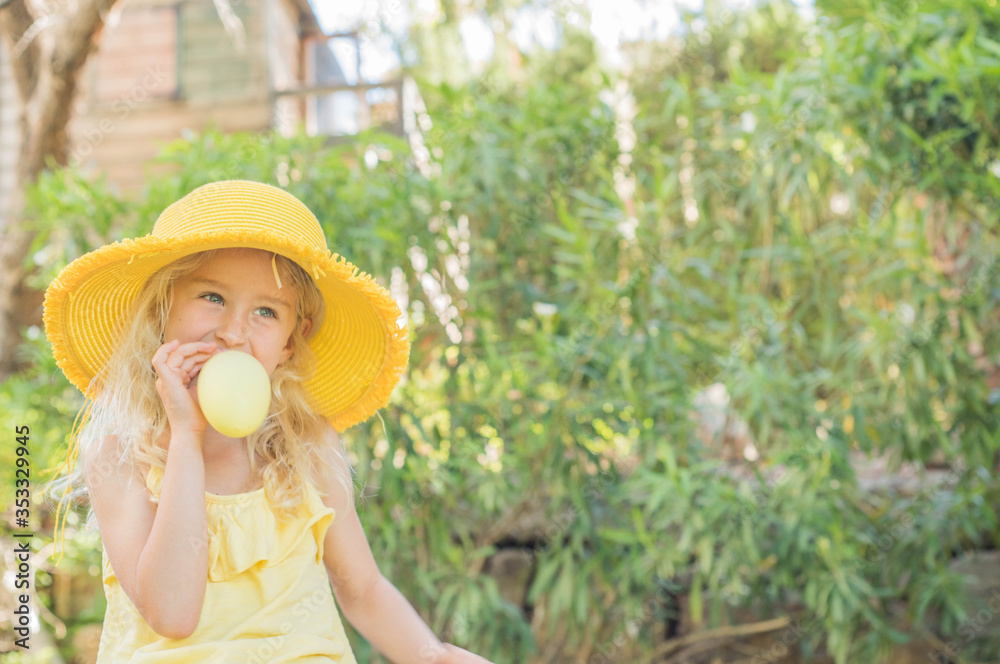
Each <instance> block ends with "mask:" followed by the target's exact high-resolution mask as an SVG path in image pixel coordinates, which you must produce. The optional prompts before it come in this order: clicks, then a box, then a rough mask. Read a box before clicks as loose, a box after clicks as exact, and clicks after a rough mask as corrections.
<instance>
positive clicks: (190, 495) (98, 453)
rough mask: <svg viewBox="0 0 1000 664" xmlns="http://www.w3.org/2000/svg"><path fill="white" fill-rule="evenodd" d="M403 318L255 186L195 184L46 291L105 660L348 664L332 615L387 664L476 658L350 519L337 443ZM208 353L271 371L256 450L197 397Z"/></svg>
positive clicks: (397, 371)
mask: <svg viewBox="0 0 1000 664" xmlns="http://www.w3.org/2000/svg"><path fill="white" fill-rule="evenodd" d="M399 317H400V312H399V309H398V307H397V306H396V304H395V302H394V301H393V300H392V298H391V297H390V296H389V294H388V293H387V292H386V291H385V290H384V289H383V288H381V287H380V286H378V284H376V283H375V281H374V280H373V279H372V278H371V277H370V276H368V275H367V274H364V273H361V272H358V270H357V268H355V267H354V266H353V265H351V264H350V263H348V262H346V261H345V260H343V259H342V258H340V257H338V256H335V255H332V254H330V252H329V250H328V249H327V246H326V240H325V238H324V236H323V232H322V230H321V228H320V225H319V223H318V222H317V220H316V218H315V217H314V216H313V214H312V213H311V212H310V211H309V210H308V209H307V208H306V207H305V206H304V205H303V204H302V203H301V202H300V201H299V200H298V199H296V198H295V197H293V196H291V195H290V194H288V193H286V192H284V191H282V190H280V189H277V188H275V187H272V186H269V185H265V184H260V183H256V182H246V181H226V182H217V183H213V184H209V185H205V186H203V187H199V188H198V189H195V190H194V191H192V192H191V193H190V194H188V195H187V196H185V197H184V198H182V199H181V200H179V201H177V202H176V203H174V204H173V205H171V206H170V207H168V208H167V209H166V210H165V211H164V212H163V214H161V215H160V218H159V219H158V220H157V222H156V225H155V226H154V228H153V231H152V233H151V234H150V235H147V236H145V237H142V238H138V239H136V240H124V241H122V242H117V243H115V244H112V245H109V246H105V247H102V248H101V249H98V250H97V251H94V252H92V253H90V254H87V255H86V256H83V257H81V258H79V259H77V260H76V261H74V262H73V263H71V264H70V265H69V266H67V267H66V268H65V269H64V270H63V272H62V273H61V274H60V275H59V277H58V278H56V280H55V281H53V283H52V284H51V286H50V287H49V289H48V291H47V292H46V300H45V329H46V334H47V335H48V337H49V339H50V340H51V342H52V348H53V353H54V354H55V357H56V361H57V363H58V365H59V367H60V368H61V369H62V370H63V372H64V373H65V374H66V376H67V377H68V378H69V380H70V381H71V382H73V383H74V384H75V385H76V386H77V387H79V388H80V389H81V390H82V391H83V392H84V393H85V394H86V395H87V397H88V401H89V404H90V405H89V407H88V411H87V417H86V421H87V423H86V425H85V426H84V427H83V429H82V431H81V432H80V433H79V435H78V436H76V441H77V442H76V445H75V447H73V448H71V452H70V455H69V458H68V462H67V468H68V471H69V472H68V473H67V475H66V476H65V477H63V478H61V479H60V480H58V481H57V482H56V483H55V485H54V486H55V487H56V488H60V489H63V495H64V496H65V497H68V498H69V499H70V500H72V499H74V498H78V497H81V496H83V495H88V496H89V499H90V503H91V506H92V508H93V511H92V518H96V523H97V526H98V528H99V529H100V533H101V539H102V541H103V544H104V551H103V569H104V590H105V594H106V596H107V600H108V609H107V615H106V618H105V622H104V632H103V635H102V638H101V645H100V652H99V655H98V662H99V663H101V664H119V663H125V662H132V663H134V664H147V663H148V664H154V663H155V664H166V663H174V662H185V663H187V662H201V663H209V664H212V663H218V664H224V663H225V664H230V663H232V664H236V663H239V664H247V663H251V662H269V663H283V662H302V663H304V662H352V663H353V662H355V659H354V655H353V654H352V652H351V648H350V645H349V644H348V641H347V638H346V636H345V633H344V629H343V626H342V624H341V622H340V617H339V615H338V612H337V606H339V607H340V610H341V611H342V612H343V614H344V616H345V617H346V618H347V619H348V620H349V621H350V622H351V624H352V625H354V626H355V627H356V628H357V629H358V631H359V632H361V633H362V634H363V635H364V636H365V638H367V639H368V640H369V642H370V643H371V644H372V645H373V646H375V647H376V648H377V649H378V650H379V651H380V652H382V653H383V654H384V655H385V656H386V657H387V658H388V659H390V660H391V661H393V662H400V663H401V662H420V663H430V662H454V663H476V662H478V663H482V662H486V660H485V659H483V658H481V657H478V656H476V655H473V654H471V653H469V652H467V651H465V650H462V649H461V648H457V647H455V646H451V645H447V644H442V643H441V642H440V641H438V639H437V638H436V637H435V636H434V635H433V634H432V633H431V631H430V629H429V628H428V627H427V625H426V624H425V623H424V622H423V621H422V620H421V619H420V617H419V616H418V614H417V613H416V611H415V610H414V609H413V607H412V606H411V605H410V604H409V603H408V602H407V601H406V599H404V598H403V596H402V595H401V594H400V593H399V591H398V590H397V589H396V588H395V587H394V586H393V585H392V584H391V583H389V581H387V580H386V579H385V578H384V577H383V576H382V575H381V574H380V573H379V570H378V568H377V567H376V565H375V561H374V559H373V558H372V553H371V550H370V548H369V546H368V542H367V540H366V538H365V534H364V531H363V530H362V528H361V524H360V522H359V520H358V515H357V513H356V511H355V508H354V500H353V490H352V484H351V480H350V467H349V465H348V463H347V461H346V456H345V454H344V451H343V448H342V446H341V443H340V440H339V438H338V436H337V431H338V430H341V431H342V430H344V429H346V428H347V427H350V426H352V425H354V424H356V423H358V422H361V421H363V420H365V419H367V418H368V417H370V416H371V415H372V414H374V412H375V411H376V410H377V409H378V408H380V407H382V406H383V405H385V404H386V402H387V401H388V399H389V395H390V393H391V391H392V389H393V387H394V386H395V385H396V383H397V381H398V380H399V377H400V375H401V373H402V371H403V369H404V367H405V364H406V360H407V357H408V354H409V341H408V339H407V336H406V330H405V328H404V327H401V326H400V325H399V323H398V319H399ZM219 352H241V353H249V354H251V355H252V356H254V357H255V358H256V359H257V360H259V361H260V362H261V364H263V366H264V367H265V369H266V370H267V372H268V374H269V375H270V378H271V389H272V400H271V408H270V412H269V413H268V416H267V419H266V420H265V421H264V424H263V425H262V426H261V427H260V429H258V430H257V431H256V432H254V433H253V434H251V435H249V436H247V437H246V438H242V439H234V438H228V437H226V436H224V435H222V434H221V433H219V432H218V431H216V430H215V429H213V428H212V427H211V426H210V425H209V424H208V423H207V422H206V420H205V417H204V416H203V414H202V412H201V409H200V408H199V406H198V395H197V390H196V386H197V382H198V374H199V371H200V370H201V367H202V365H203V364H204V363H205V362H206V361H207V360H208V358H210V357H211V356H212V355H214V354H216V353H219ZM77 455H79V457H80V460H81V463H79V464H75V463H74V462H75V458H76V456H77ZM334 597H336V604H335V602H334Z"/></svg>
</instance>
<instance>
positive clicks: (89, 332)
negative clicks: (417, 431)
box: [44, 180, 410, 431]
mask: <svg viewBox="0 0 1000 664" xmlns="http://www.w3.org/2000/svg"><path fill="white" fill-rule="evenodd" d="M226 247H249V248H256V249H264V250H266V251H271V252H274V253H277V254H281V255H282V256H285V257H287V258H289V259H291V260H293V261H294V262H296V263H297V264H298V265H300V266H301V267H302V268H303V269H304V270H305V271H306V272H308V273H309V274H311V275H312V276H313V278H314V279H315V281H316V285H317V286H318V287H319V290H320V292H321V293H322V295H323V299H324V301H325V302H326V313H325V315H324V317H323V320H322V322H321V323H320V324H319V327H318V329H316V330H315V331H314V332H313V333H312V334H311V336H310V337H309V341H308V343H309V346H310V347H311V348H312V350H313V352H314V353H315V354H316V372H315V374H314V376H313V377H312V379H310V380H309V382H308V383H306V388H307V390H308V391H309V393H310V394H311V395H312V397H313V398H314V399H315V401H316V404H317V407H318V411H319V413H320V414H321V415H323V416H324V417H326V418H327V419H328V420H329V421H330V423H331V424H332V425H333V427H334V428H335V429H337V430H338V431H343V430H344V429H346V428H348V427H351V426H353V425H355V424H357V423H359V422H362V421H364V420H366V419H368V418H369V417H371V416H372V415H373V414H374V413H375V411H377V410H378V409H379V408H381V407H382V406H384V405H385V404H386V403H387V402H388V401H389V396H390V394H391V393H392V390H393V388H394V387H395V386H396V383H398V382H399V378H400V376H401V375H402V372H403V370H404V368H405V367H406V363H407V360H408V358H409V352H410V342H409V337H408V336H407V332H406V327H405V326H404V325H403V323H402V320H401V313H400V310H399V307H398V306H397V305H396V302H395V301H394V300H393V299H392V297H391V296H390V295H389V293H388V292H387V291H386V290H385V289H384V288H382V287H381V286H379V285H378V284H377V283H376V282H375V280H374V279H373V278H372V277H371V276H370V275H368V274H366V273H364V272H361V271H359V270H358V268H356V267H355V266H354V265H352V264H351V263H349V262H348V261H346V260H344V259H343V258H341V257H340V256H338V255H336V254H331V253H330V251H329V249H327V245H326V238H325V237H324V236H323V231H322V229H321V228H320V225H319V222H318V221H317V220H316V217H315V216H314V215H313V214H312V212H310V211H309V209H308V208H307V207H306V206H305V205H303V203H302V202H301V201H299V200H298V199H297V198H295V197H294V196H292V195H291V194H289V193H288V192H286V191H283V190H281V189H278V188H277V187H272V186H271V185H267V184H262V183H259V182H249V181H246V180H228V181H223V182H214V183H212V184H206V185H204V186H201V187H198V188H197V189H195V190H194V191H192V192H191V193H189V194H188V195H187V196H185V197H184V198H182V199H180V200H179V201H177V202H176V203H174V204H172V205H171V206H170V207H168V208H167V209H166V210H164V211H163V213H162V214H161V215H160V217H159V219H157V220H156V224H155V225H154V226H153V231H152V233H150V234H149V235H146V236H144V237H141V238H137V239H134V240H132V239H127V240H122V241H120V242H115V243H114V244H110V245H107V246H104V247H101V248H100V249H98V250H96V251H93V252H91V253H89V254H86V255H85V256H81V257H80V258H78V259H76V260H75V261H73V262H72V263H70V264H69V265H67V266H66V268H65V269H63V271H62V272H61V273H60V274H59V276H58V277H56V279H55V280H54V281H53V282H52V284H51V285H50V286H49V288H48V290H47V291H46V292H45V313H44V320H45V334H46V335H47V336H48V338H49V341H50V342H51V343H52V352H53V354H54V355H55V359H56V364H58V365H59V368H60V369H62V370H63V373H65V374H66V377H67V378H68V379H69V381H70V382H71V383H73V384H74V385H75V386H76V387H78V388H79V389H80V391H82V392H83V393H84V394H85V395H86V396H88V397H91V398H93V397H96V396H97V395H98V394H99V393H100V391H101V387H102V386H101V385H100V381H98V380H94V378H95V377H96V376H97V375H98V373H99V372H100V370H101V368H102V367H103V366H104V365H105V363H106V362H107V361H108V358H109V357H110V355H111V351H112V349H113V348H114V346H115V344H116V341H117V339H118V336H119V330H120V328H121V323H122V319H123V316H124V315H125V314H126V312H127V311H128V309H129V306H130V305H131V304H132V302H133V300H134V299H135V297H136V295H137V294H138V292H139V290H140V288H141V287H142V285H143V284H144V283H145V282H146V280H147V279H148V278H149V277H150V275H152V274H153V273H154V272H156V271H157V270H159V269H160V268H162V267H164V266H165V265H167V264H168V263H172V262H173V261H176V260H177V259H179V258H183V257H184V256H187V255H189V254H194V253H197V252H200V251H207V250H210V249H222V248H226ZM276 276H277V275H276Z"/></svg>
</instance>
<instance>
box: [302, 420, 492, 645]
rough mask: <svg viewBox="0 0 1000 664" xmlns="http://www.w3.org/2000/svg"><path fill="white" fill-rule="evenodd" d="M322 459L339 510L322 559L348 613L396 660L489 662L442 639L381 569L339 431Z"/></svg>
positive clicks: (331, 503)
mask: <svg viewBox="0 0 1000 664" xmlns="http://www.w3.org/2000/svg"><path fill="white" fill-rule="evenodd" d="M325 442H326V445H325V449H324V453H325V456H324V458H323V459H322V462H321V467H322V468H323V473H324V474H323V485H324V489H325V490H326V492H327V494H328V495H327V496H326V497H324V498H323V501H324V503H326V504H327V505H328V506H329V507H332V508H333V509H334V510H336V512H337V515H336V517H335V519H334V521H333V523H332V524H331V525H330V528H329V529H328V530H327V532H326V538H325V539H324V541H323V562H324V563H325V565H326V569H327V572H328V573H329V575H330V581H331V583H332V585H333V591H334V594H335V595H336V597H337V603H338V604H339V605H340V609H341V611H343V613H344V616H345V617H346V618H347V620H349V621H350V623H351V624H352V625H354V627H355V628H356V629H357V630H358V631H359V632H361V634H363V635H364V637H365V638H366V639H368V642H369V643H371V644H372V645H373V646H375V648H377V649H378V650H379V652H381V653H382V654H383V655H385V656H386V657H388V658H389V659H390V660H391V661H392V662H394V663H395V664H410V663H412V664H418V663H419V664H489V662H488V661H487V660H485V659H483V658H482V657H479V656H477V655H473V654H472V653H469V652H467V651H465V650H462V649H461V648H457V647H455V646H452V645H449V644H443V643H441V641H440V640H438V638H437V637H436V636H435V635H434V633H433V632H432V631H431V630H430V628H429V627H428V626H427V624H426V623H425V622H424V621H423V620H422V619H421V618H420V615H419V614H418V613H417V612H416V610H415V609H414V608H413V606H412V605H411V604H410V603H409V602H408V601H407V600H406V598H405V597H403V595H402V593H400V592H399V590H397V589H396V587H395V586H393V585H392V584H391V583H390V582H389V581H388V580H387V579H386V578H385V577H384V576H382V574H381V572H379V570H378V566H377V565H376V564H375V559H374V558H373V557H372V552H371V548H370V547H369V545H368V539H367V538H366V537H365V533H364V530H363V529H362V527H361V522H360V520H359V519H358V513H357V510H356V509H355V507H354V492H353V488H352V487H351V486H350V485H348V486H347V487H345V486H343V485H342V484H341V482H340V481H339V480H338V476H341V477H347V478H349V477H350V469H349V468H348V465H347V461H346V456H345V455H344V451H343V447H342V446H341V443H340V439H339V437H338V436H337V433H336V431H334V430H333V429H332V428H329V429H328V433H327V439H326V441H325Z"/></svg>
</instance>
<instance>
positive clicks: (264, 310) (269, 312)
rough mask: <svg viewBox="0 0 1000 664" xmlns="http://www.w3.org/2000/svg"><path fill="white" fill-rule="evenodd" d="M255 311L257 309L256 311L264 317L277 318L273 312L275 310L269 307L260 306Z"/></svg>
mask: <svg viewBox="0 0 1000 664" xmlns="http://www.w3.org/2000/svg"><path fill="white" fill-rule="evenodd" d="M257 311H258V313H261V314H262V315H263V316H264V317H265V318H277V317H278V314H277V312H275V310H274V309H272V308H271V307H261V308H260V309H258V310H257Z"/></svg>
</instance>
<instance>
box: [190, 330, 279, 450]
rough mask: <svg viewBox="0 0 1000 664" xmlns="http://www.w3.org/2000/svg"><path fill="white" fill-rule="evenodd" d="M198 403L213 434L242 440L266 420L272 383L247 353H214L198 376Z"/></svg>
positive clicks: (261, 367) (253, 358)
mask: <svg viewBox="0 0 1000 664" xmlns="http://www.w3.org/2000/svg"><path fill="white" fill-rule="evenodd" d="M198 403H199V404H200V405H201V412H202V413H204V414H205V419H206V420H208V423H209V424H211V425H212V427H213V428H215V430H216V431H218V432H219V433H221V434H223V435H226V436H230V437H232V438H242V437H244V436H248V435H250V434H251V433H253V432H254V431H256V430H257V429H258V428H259V427H260V425H261V424H262V423H263V422H264V418H266V417H267V411H268V409H269V408H270V407H271V379H270V377H269V376H268V375H267V370H266V369H264V365H262V364H261V363H260V362H258V361H257V358H255V357H254V356H253V355H250V354H249V353H241V352H240V351H234V350H230V351H225V352H222V353H216V354H215V355H213V356H212V357H210V358H209V359H208V361H207V362H205V364H204V366H202V368H201V373H199V374H198Z"/></svg>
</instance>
